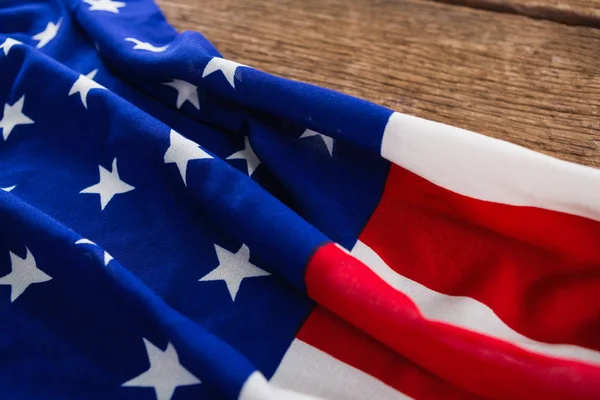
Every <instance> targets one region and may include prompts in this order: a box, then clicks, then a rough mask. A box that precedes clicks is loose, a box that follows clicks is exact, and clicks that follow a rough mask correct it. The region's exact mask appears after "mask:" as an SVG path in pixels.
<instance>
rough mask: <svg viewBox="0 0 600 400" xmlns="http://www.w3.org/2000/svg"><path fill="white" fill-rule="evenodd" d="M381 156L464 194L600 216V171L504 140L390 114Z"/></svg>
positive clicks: (580, 214)
mask: <svg viewBox="0 0 600 400" xmlns="http://www.w3.org/2000/svg"><path fill="white" fill-rule="evenodd" d="M381 155H382V156H383V157H384V158H386V159H387V160H389V161H391V162H393V163H395V164H397V165H399V166H401V167H404V168H406V169H407V170H409V171H411V172H413V173H415V174H417V175H419V176H421V177H423V178H425V179H427V180H428V181H430V182H432V183H434V184H436V185H438V186H441V187H443V188H446V189H448V190H451V191H453V192H456V193H460V194H462V195H465V196H469V197H473V198H476V199H480V200H486V201H493V202H496V203H503V204H510V205H516V206H532V207H538V208H544V209H547V210H554V211H561V212H565V213H568V214H573V215H579V216H582V217H586V218H590V219H593V220H596V221H600V170H598V169H594V168H590V167H585V166H582V165H578V164H573V163H569V162H566V161H561V160H558V159H555V158H552V157H549V156H546V155H543V154H540V153H536V152H534V151H531V150H527V149H525V148H523V147H520V146H517V145H514V144H511V143H508V142H504V141H502V140H498V139H493V138H490V137H487V136H483V135H479V134H477V133H474V132H470V131H467V130H464V129H460V128H456V127H453V126H449V125H445V124H440V123H437V122H433V121H428V120H425V119H422V118H417V117H413V116H410V115H405V114H400V113H394V114H392V115H391V117H390V119H389V121H388V123H387V125H386V127H385V131H384V134H383V140H382V143H381Z"/></svg>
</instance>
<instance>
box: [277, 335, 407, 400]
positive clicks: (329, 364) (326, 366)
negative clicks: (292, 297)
mask: <svg viewBox="0 0 600 400" xmlns="http://www.w3.org/2000/svg"><path fill="white" fill-rule="evenodd" d="M271 383H272V384H273V385H274V386H279V387H283V388H286V389H290V390H296V391H299V392H304V393H308V394H311V395H314V396H319V397H323V398H327V399H330V400H364V399H377V400H406V399H410V397H408V396H406V395H404V394H402V393H401V392H398V391H397V390H395V389H393V388H391V387H390V386H388V385H386V384H385V383H383V382H381V381H379V380H377V379H376V378H374V377H372V376H371V375H368V374H366V373H364V372H362V371H361V370H359V369H357V368H354V367H352V366H351V365H348V364H346V363H343V362H341V361H339V360H338V359H336V358H334V357H332V356H330V355H329V354H327V353H325V352H323V351H321V350H319V349H317V348H316V347H313V346H311V345H309V344H307V343H305V342H303V341H301V340H299V339H294V341H293V342H292V344H291V346H290V347H289V349H288V351H287V352H286V353H285V356H284V357H283V360H281V363H280V364H279V367H278V368H277V371H275V375H273V378H271Z"/></svg>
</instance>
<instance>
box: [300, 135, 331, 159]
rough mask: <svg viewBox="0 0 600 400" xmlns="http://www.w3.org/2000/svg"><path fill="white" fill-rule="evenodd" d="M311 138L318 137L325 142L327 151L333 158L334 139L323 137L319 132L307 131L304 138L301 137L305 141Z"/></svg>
mask: <svg viewBox="0 0 600 400" xmlns="http://www.w3.org/2000/svg"><path fill="white" fill-rule="evenodd" d="M311 136H318V137H320V138H321V139H322V140H323V143H325V147H327V151H328V152H329V155H330V156H333V144H334V141H333V138H332V137H329V136H326V135H323V134H322V133H319V132H315V131H313V130H310V129H307V130H305V131H304V133H303V134H302V136H300V139H304V138H308V137H311Z"/></svg>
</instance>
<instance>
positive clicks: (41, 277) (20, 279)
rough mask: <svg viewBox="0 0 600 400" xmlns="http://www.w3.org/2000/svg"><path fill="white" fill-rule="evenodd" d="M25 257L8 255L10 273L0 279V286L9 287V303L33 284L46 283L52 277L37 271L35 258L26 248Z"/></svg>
mask: <svg viewBox="0 0 600 400" xmlns="http://www.w3.org/2000/svg"><path fill="white" fill-rule="evenodd" d="M25 250H26V251H27V255H26V256H25V258H21V257H19V256H18V255H16V254H14V253H12V252H9V253H10V264H11V268H12V271H11V272H10V273H9V274H8V275H5V276H3V277H2V278H0V285H10V302H11V303H12V302H14V301H15V300H16V299H17V298H18V297H19V296H20V295H22V294H23V292H25V290H26V289H27V288H28V287H29V285H32V284H34V283H42V282H47V281H49V280H51V279H52V277H51V276H50V275H48V274H46V273H45V272H44V271H42V270H41V269H39V268H38V267H37V265H36V263H35V258H33V254H31V252H30V251H29V249H28V248H25Z"/></svg>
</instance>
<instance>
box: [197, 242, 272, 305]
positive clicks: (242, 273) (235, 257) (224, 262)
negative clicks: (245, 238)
mask: <svg viewBox="0 0 600 400" xmlns="http://www.w3.org/2000/svg"><path fill="white" fill-rule="evenodd" d="M215 250H216V252H217V258H218V259H219V265H218V266H217V268H215V269H213V270H212V271H210V272H209V273H208V274H206V275H204V276H203V277H202V278H200V279H199V281H200V282H208V281H225V284H226V285H227V290H228V291H229V295H230V296H231V300H233V301H235V297H236V295H237V293H238V291H239V290H240V285H241V284H242V281H243V280H244V279H246V278H255V277H259V276H267V275H271V274H270V273H269V272H267V271H265V270H263V269H260V268H258V267H257V266H256V265H254V264H252V263H251V262H250V249H248V246H246V245H245V244H242V247H240V249H239V250H238V251H237V252H235V253H232V252H230V251H229V250H227V249H224V248H222V247H220V246H217V245H216V244H215Z"/></svg>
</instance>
